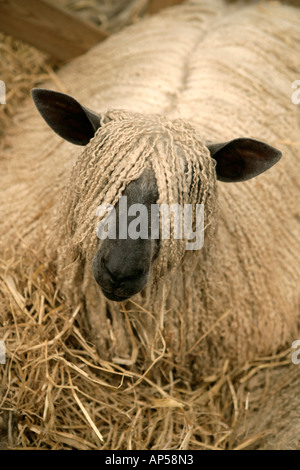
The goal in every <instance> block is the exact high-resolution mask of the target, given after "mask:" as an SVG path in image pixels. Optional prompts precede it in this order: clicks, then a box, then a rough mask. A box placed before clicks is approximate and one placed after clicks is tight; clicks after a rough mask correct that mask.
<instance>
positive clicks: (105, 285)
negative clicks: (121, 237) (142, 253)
mask: <svg viewBox="0 0 300 470" xmlns="http://www.w3.org/2000/svg"><path fill="white" fill-rule="evenodd" d="M92 268H93V274H94V277H95V280H96V282H97V283H98V285H99V286H100V287H101V289H102V291H103V293H104V295H105V296H106V297H108V298H109V299H110V300H116V301H120V300H124V299H128V298H129V297H131V296H133V295H134V294H136V293H137V292H139V291H140V290H141V289H142V288H143V287H144V286H145V285H146V283H147V281H148V276H149V268H150V266H149V267H148V266H147V263H145V261H144V262H143V260H142V259H141V257H135V259H128V258H127V259H126V258H125V259H120V258H118V257H109V258H108V259H105V258H104V257H100V256H98V255H96V256H95V258H94V260H93V265H92Z"/></svg>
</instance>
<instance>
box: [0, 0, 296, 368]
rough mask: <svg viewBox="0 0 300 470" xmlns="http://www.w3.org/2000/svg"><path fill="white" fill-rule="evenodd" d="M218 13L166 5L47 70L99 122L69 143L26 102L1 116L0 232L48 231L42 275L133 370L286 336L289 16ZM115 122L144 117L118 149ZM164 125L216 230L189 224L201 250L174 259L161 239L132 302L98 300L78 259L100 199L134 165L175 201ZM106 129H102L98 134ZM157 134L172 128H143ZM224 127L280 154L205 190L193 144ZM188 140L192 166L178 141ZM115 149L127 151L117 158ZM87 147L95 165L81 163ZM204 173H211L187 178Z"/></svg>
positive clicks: (25, 235)
mask: <svg viewBox="0 0 300 470" xmlns="http://www.w3.org/2000/svg"><path fill="white" fill-rule="evenodd" d="M224 10H225V9H224V4H223V2H221V1H218V0H215V1H211V2H207V1H201V0H198V1H193V2H190V3H187V4H186V5H182V6H178V7H176V8H173V9H170V10H169V11H165V12H163V13H162V14H161V15H159V16H157V17H153V18H149V19H147V20H145V21H141V22H140V23H138V24H136V25H133V26H132V27H130V28H128V29H126V30H124V31H123V32H121V33H119V34H116V35H114V36H113V37H111V38H109V39H108V40H107V41H105V42H104V43H102V44H100V45H98V46H96V47H95V48H93V49H92V50H91V51H89V52H88V53H87V54H85V55H84V56H82V57H79V58H78V59H76V60H75V61H73V62H72V63H70V64H68V65H66V66H65V67H63V68H62V69H61V70H60V71H59V74H58V76H59V80H60V82H61V83H62V84H65V88H66V89H65V90H64V91H66V92H67V93H69V94H71V95H73V96H74V97H75V98H76V99H78V100H79V101H80V102H81V103H82V104H83V105H84V106H87V107H89V108H90V109H92V110H94V111H95V112H98V113H99V114H100V115H101V117H102V120H103V124H104V126H103V128H102V129H100V130H99V131H98V133H97V135H96V136H95V138H94V139H93V140H92V141H91V143H90V144H89V145H88V146H87V148H86V149H85V150H83V152H82V153H81V150H80V153H79V151H78V149H73V147H72V145H71V144H70V143H67V142H62V141H61V139H60V138H59V137H57V136H55V135H54V134H52V131H51V130H49V129H47V128H46V126H45V124H44V123H43V122H42V120H41V119H40V117H39V116H38V115H37V113H36V112H35V111H34V109H33V105H32V103H31V104H28V105H27V106H26V107H25V108H24V113H23V114H22V113H21V111H20V114H19V115H18V116H17V118H16V119H15V121H14V122H15V126H16V129H13V130H12V133H13V132H14V134H13V153H14V155H16V158H15V159H12V158H11V153H12V150H11V148H8V149H7V151H5V152H3V154H2V155H1V157H2V158H3V165H2V167H3V172H2V173H1V174H0V179H1V181H0V182H1V184H0V187H1V197H2V199H1V205H0V216H1V222H3V223H2V227H1V229H2V235H3V237H2V241H5V240H8V239H9V237H12V236H15V233H17V234H18V237H20V238H21V239H22V240H25V242H26V243H27V244H28V243H32V240H34V242H35V241H36V238H35V237H37V236H39V237H40V238H39V243H38V244H37V243H36V244H35V246H41V243H40V240H41V239H43V240H44V239H45V238H48V239H49V241H50V242H49V243H48V246H50V248H51V252H53V251H56V253H54V255H52V253H51V255H50V257H49V258H48V259H49V260H54V261H55V263H54V267H55V270H56V271H57V273H58V284H57V286H58V288H59V289H61V291H62V292H63V293H65V294H66V295H67V297H68V298H69V299H70V300H71V301H72V303H73V302H75V303H76V305H77V302H80V303H81V304H82V305H83V307H82V311H85V313H86V317H87V321H88V324H89V331H90V332H91V334H92V337H93V340H94V342H95V344H96V345H97V348H98V351H99V354H100V355H101V356H102V357H109V358H111V359H113V360H114V361H115V362H116V363H121V364H129V365H132V366H133V367H134V366H136V367H138V368H139V370H143V365H144V364H147V362H148V361H149V360H150V361H155V360H156V359H157V358H161V357H165V358H167V359H166V360H167V361H168V363H169V364H170V367H171V368H173V367H174V364H176V363H177V364H178V373H183V372H182V371H184V370H188V369H189V368H191V367H192V366H193V367H194V368H195V369H197V367H201V368H203V367H204V366H206V365H209V364H214V365H217V366H218V367H222V365H223V364H224V361H225V360H226V359H227V358H229V359H232V360H236V361H240V362H243V361H245V360H251V358H253V357H255V356H256V354H262V355H267V354H272V353H274V352H276V351H278V349H279V348H280V347H283V346H287V345H289V346H290V344H291V342H292V341H293V340H294V339H295V338H296V337H297V322H298V319H299V304H300V295H299V286H300V282H299V275H300V246H299V220H300V214H299V194H300V179H299V172H300V158H299V124H300V123H299V106H296V105H295V104H293V103H292V101H291V94H292V92H293V89H292V88H291V84H292V82H293V81H294V80H296V79H298V78H299V70H300V54H299V44H300V27H299V24H300V12H299V9H297V8H292V7H288V6H283V5H280V3H279V2H270V3H261V2H260V3H259V4H258V5H252V6H247V7H243V8H240V7H239V8H234V7H232V8H231V7H229V6H228V5H227V6H226V13H225V12H224ZM162 45H163V46H162ZM45 87H47V84H46V85H45ZM51 87H52V88H53V84H52V86H51ZM55 88H57V87H55ZM108 110H123V111H112V112H109V111H108ZM138 113H139V114H140V116H139V115H138ZM142 114H143V115H145V116H146V115H147V118H146V117H144V118H143V117H141V115H142ZM150 115H151V116H152V117H151V116H150ZM154 115H161V116H166V120H164V119H158V118H155V117H153V116H154ZM109 116H110V119H108V117H109ZM178 119H179V120H178ZM180 119H182V120H183V121H184V122H182V121H180ZM172 121H173V123H172V124H171V122H172ZM154 122H156V124H155V125H154ZM186 123H190V124H186ZM127 125H128V132H129V134H128V135H129V136H131V134H130V128H131V129H132V126H136V129H140V131H142V129H144V126H150V127H152V129H151V133H150V135H148V134H147V135H146V136H142V135H140V136H139V135H138V134H137V135H134V139H135V140H132V141H130V139H129V140H128V142H126V143H125V144H124V143H123V142H122V145H121V142H118V139H117V137H118V135H119V134H120V133H121V130H122V129H125V127H126V126H127ZM190 126H191V127H192V128H193V129H194V130H189V133H188V134H189V136H190V135H192V136H195V135H197V136H198V135H199V136H201V137H199V138H198V137H197V139H196V140H195V139H194V137H193V138H191V137H189V136H187V130H188V129H189V127H190ZM153 127H157V129H158V130H157V131H156V130H155V132H154V131H153ZM179 128H180V129H181V130H183V132H184V133H185V139H191V140H192V141H193V142H192V145H190V142H191V140H185V141H184V143H180V146H181V148H182V149H183V150H184V155H185V156H186V158H187V159H188V164H189V165H191V166H195V165H196V166H197V165H198V171H197V174H198V175H199V176H200V178H201V185H200V194H199V195H198V196H199V200H198V201H197V202H201V201H202V202H204V204H205V206H206V207H205V209H206V211H207V212H208V216H209V220H208V223H209V224H210V225H209V227H208V230H210V229H211V230H212V231H213V230H214V217H213V214H214V212H215V210H216V206H218V213H219V216H217V215H216V217H215V221H216V222H217V223H218V228H217V233H216V234H215V236H214V237H213V239H210V237H209V236H206V234H205V244H204V249H202V250H200V251H199V252H197V253H196V252H186V253H185V254H184V256H183V258H182V251H181V249H182V248H181V247H180V246H179V245H178V246H176V247H173V248H174V250H173V251H172V250H171V247H169V248H168V246H167V245H166V246H165V247H164V249H163V250H162V253H161V258H160V259H159V260H158V265H159V266H161V268H162V275H163V282H157V279H156V278H155V276H154V277H153V279H152V280H151V281H150V282H149V283H148V286H147V288H146V289H145V291H143V292H142V293H140V294H139V295H137V296H135V297H134V298H133V299H132V300H133V301H132V302H131V301H129V302H128V303H127V304H126V305H123V304H118V303H115V302H110V301H108V300H106V299H105V298H104V296H103V295H102V294H101V292H100V289H99V288H98V286H97V284H96V282H95V280H94V279H93V276H92V271H91V259H92V257H93V255H94V250H93V248H92V247H93V246H95V245H94V244H95V243H97V238H96V220H95V211H96V207H97V205H98V204H100V203H101V199H102V198H103V199H104V201H105V202H106V203H109V202H110V201H116V200H117V198H118V195H119V194H120V193H121V192H122V188H123V187H124V185H125V184H126V183H127V181H131V180H132V179H135V178H137V177H138V176H139V175H140V174H141V172H142V169H143V165H144V164H145V165H148V164H149V165H152V166H153V169H154V171H155V174H156V178H157V182H158V185H159V193H160V198H161V199H162V200H167V201H172V200H173V198H175V196H176V197H178V196H180V195H182V197H183V201H185V199H184V197H185V195H184V194H183V193H182V194H181V192H182V188H184V185H185V184H187V180H185V179H184V178H183V177H182V174H179V175H178V174H177V173H176V168H178V167H180V165H182V162H181V160H180V159H179V158H178V156H179V154H180V152H177V150H176V151H175V147H174V145H175V144H174V145H173V143H172V139H177V137H176V136H177V135H178V132H179ZM162 129H163V130H162ZM106 131H107V132H108V133H111V134H113V138H112V139H110V138H107V139H106V137H105V132H106ZM180 132H181V131H180ZM161 133H163V134H164V135H168V136H169V137H170V136H171V135H172V139H171V140H170V139H169V138H168V139H164V140H161V139H158V135H159V134H161ZM190 133H191V134H190ZM16 134H17V135H16ZM25 135H26V139H25V138H24V136H25ZM108 135H109V134H107V136H108ZM238 137H252V138H255V139H259V140H262V141H265V142H267V143H269V144H270V145H274V146H275V147H278V148H279V149H280V150H281V151H282V153H283V157H282V159H281V161H280V162H279V163H278V164H276V165H275V166H274V168H272V169H271V170H269V171H268V172H266V173H265V174H263V175H260V176H258V177H257V178H255V179H253V180H251V181H247V182H244V183H237V184H225V183H217V186H218V194H217V192H215V193H214V196H215V198H216V200H215V201H214V200H213V197H211V194H210V191H213V190H214V176H213V175H212V174H211V172H212V170H213V166H212V161H209V160H207V157H208V154H207V150H206V149H205V148H204V147H202V146H201V141H202V142H203V144H205V142H206V141H211V142H216V143H217V142H223V141H226V140H230V139H235V138H238ZM8 138H9V135H8ZM130 138H131V137H130ZM132 138H133V136H132ZM98 139H99V140H98ZM101 139H102V143H103V146H105V148H106V149H107V153H105V154H101V157H100V153H101V152H100V149H99V155H98V152H94V150H93V149H96V148H97V146H98V145H100V143H99V142H100V141H101ZM134 141H136V142H137V147H135V148H134V145H133V143H134ZM196 141H197V142H196ZM194 144H195V145H196V146H197V153H196V155H199V156H200V155H201V159H200V162H196V160H195V154H194V153H193V152H191V148H192V146H193V145H194ZM118 146H119V147H118ZM113 147H114V148H113ZM117 148H119V149H120V153H119V152H117ZM155 148H156V149H157V150H158V152H159V154H160V155H162V153H165V151H166V150H167V159H166V160H164V159H159V158H156V155H155V152H154V149H155ZM130 149H131V150H132V149H134V152H133V154H132V155H130V156H129V158H128V159H125V158H124V159H123V158H122V159H121V156H122V152H123V153H124V154H125V153H128V151H129V150H130ZM171 155H174V156H175V159H174V161H173V160H172V158H171ZM98 156H99V162H98V163H99V166H97V164H96V165H94V164H93V162H94V160H95V159H97V158H98ZM113 156H114V158H115V157H116V156H117V160H116V161H114V163H113V162H112V160H111V159H112V157H113ZM90 157H91V160H92V161H90V160H89V158H90ZM119 157H120V158H119ZM118 158H119V160H118ZM75 161H77V164H75V167H74V170H73V174H72V167H73V165H74V162H75ZM100 162H103V167H102V166H101V164H100ZM208 162H210V163H208ZM1 163H2V162H1ZM104 163H105V165H107V166H105V165H104ZM112 165H115V166H114V168H112ZM123 165H128V166H126V168H125V167H123ZM202 165H203V168H202ZM29 169H30V170H29ZM111 169H112V170H113V171H112V174H110V173H109V172H110V171H111ZM102 172H103V174H102ZM96 173H97V174H98V175H99V178H100V180H101V184H100V186H97V185H95V181H94V177H95V174H96ZM175 173H176V178H175V184H173V182H174V176H175ZM120 174H121V175H123V177H124V179H119V175H120ZM70 175H71V176H70ZM106 176H109V181H107V182H106V181H104V179H103V178H105V177H106ZM117 176H118V177H117ZM205 179H208V181H210V182H211V184H210V185H208V186H203V185H202V181H204V180H205ZM68 180H69V183H68V184H67V186H68V187H67V190H66V192H65V193H63V188H64V187H65V186H66V182H67V181H68ZM170 182H172V185H170ZM181 184H182V185H183V186H180V185H181ZM96 186H97V187H96ZM105 188H107V193H106V194H105V195H104V191H106V190H105ZM96 191H98V195H99V199H98V197H97V198H96ZM101 191H103V193H102V194H101ZM195 191H196V188H195ZM195 191H192V193H193V194H192V197H193V198H194V197H195V198H196V197H198V196H196V192H195ZM205 191H207V194H205ZM62 194H63V197H62V196H61V195H62ZM104 196H105V197H104ZM7 201H9V203H8V202H7ZM209 201H210V204H211V206H209V204H208V202H209ZM68 211H69V212H68ZM210 211H211V213H210ZM53 212H56V215H55V217H54V220H55V221H56V222H55V223H54V222H53V219H51V217H52V213H53ZM60 216H61V219H60ZM49 220H51V222H50V223H49ZM66 222H67V229H66ZM41 230H42V231H43V230H44V233H43V234H42V235H39V234H40V231H41ZM63 232H64V233H63ZM41 237H44V238H41ZM70 237H71V239H72V240H71V241H72V243H71V242H70ZM73 237H74V238H73ZM10 240H12V238H10ZM69 242H70V243H69ZM0 243H1V242H0ZM14 243H15V244H16V241H14ZM42 248H43V247H42ZM173 248H172V249H173ZM168 250H169V254H170V251H172V255H173V257H171V258H168V257H167V259H170V260H171V261H172V262H171V264H172V266H170V267H171V268H172V269H171V272H170V275H169V276H168V275H167V274H168V273H166V272H164V271H165V270H166V262H167V260H166V259H165V258H164V255H166V254H167V253H168ZM168 256H169V255H168ZM45 258H46V259H47V257H45ZM181 258H182V259H181ZM76 305H74V307H76ZM182 366H183V367H182Z"/></svg>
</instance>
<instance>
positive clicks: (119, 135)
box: [50, 111, 217, 359]
mask: <svg viewBox="0 0 300 470" xmlns="http://www.w3.org/2000/svg"><path fill="white" fill-rule="evenodd" d="M149 165H151V166H152V168H153V170H154V173H155V177H156V182H157V186H158V193H159V199H158V201H157V202H158V203H159V204H162V203H166V204H169V205H171V204H173V203H178V204H180V205H181V207H182V208H183V206H184V204H193V205H196V204H203V205H204V211H205V214H204V215H205V236H204V238H205V241H206V238H207V239H208V240H210V243H207V241H206V243H205V249H206V251H207V250H208V249H209V248H210V247H211V239H212V238H213V231H214V225H215V224H214V220H215V219H216V200H217V198H216V195H217V192H216V174H215V161H214V160H213V159H212V158H211V157H210V155H209V152H208V150H207V149H206V148H205V146H204V145H203V143H202V141H201V140H200V138H199V136H198V134H197V132H196V131H195V130H194V128H193V127H192V126H191V125H189V124H188V123H186V122H184V121H182V120H180V119H177V120H174V121H170V120H168V119H167V118H164V117H161V116H156V115H141V114H138V113H131V112H127V111H111V112H107V113H105V114H103V115H102V116H101V127H100V128H99V130H98V131H97V133H96V135H95V137H94V138H93V139H92V140H91V141H90V143H89V144H88V145H87V146H86V147H85V149H84V151H83V152H82V154H81V156H80V157H79V158H78V160H77V162H76V165H75V166H74V168H73V171H72V174H71V178H70V183H69V185H68V186H67V189H66V192H65V193H64V194H63V197H62V199H61V204H60V211H59V214H58V219H57V222H56V224H57V227H58V232H59V233H60V235H59V237H57V233H56V234H55V244H54V243H53V239H51V240H50V246H51V247H55V250H57V253H56V255H55V254H54V256H53V257H54V258H55V257H56V258H57V262H58V269H57V270H58V272H59V273H62V276H60V278H61V279H60V285H62V289H63V292H64V293H65V294H66V295H67V296H68V297H69V300H71V302H72V303H74V302H75V303H76V302H80V301H81V300H82V298H81V292H82V291H81V284H82V283H83V285H85V288H86V289H88V290H89V289H90V288H94V287H95V281H93V280H92V279H91V277H90V276H91V258H92V257H93V256H94V254H95V252H96V250H97V245H98V243H99V240H98V239H97V234H96V228H97V223H98V218H97V217H96V209H97V207H98V206H99V205H100V204H112V205H115V204H116V202H117V201H118V198H119V197H120V196H121V195H122V192H123V191H124V189H125V188H126V186H127V185H128V183H129V182H131V181H133V180H134V179H137V178H138V177H139V176H140V175H141V174H142V172H143V171H144V170H145V168H147V166H149ZM173 223H174V221H171V239H170V240H161V246H160V251H159V255H158V259H157V260H156V262H155V263H154V266H153V270H152V277H151V280H150V282H149V286H148V287H147V288H146V294H145V293H144V294H143V295H146V297H147V302H146V304H148V305H147V308H149V309H151V311H152V312H153V315H154V320H155V321H157V317H158V315H157V311H156V310H155V309H154V310H153V305H154V304H155V299H160V300H161V297H160V296H159V295H158V293H157V292H156V294H155V293H154V290H157V289H158V290H161V289H160V288H161V286H160V285H159V282H160V281H161V282H162V278H163V277H164V275H165V274H166V273H168V274H169V273H170V271H172V269H174V268H176V267H178V264H179V263H180V260H182V258H183V256H184V254H185V242H186V240H185V239H184V238H183V239H182V240H175V239H174V238H172V234H173V233H174V227H173ZM59 228H60V229H59ZM205 249H204V248H203V250H205ZM52 254H53V253H52ZM190 259H191V260H192V259H193V257H191V258H190ZM192 263H193V261H192ZM84 265H85V266H86V272H85V279H82V276H80V275H79V273H82V272H83V266H84ZM78 275H79V276H78ZM154 286H155V288H154ZM85 298H86V301H87V302H89V301H90V300H92V301H93V300H94V301H95V300H96V301H97V302H99V304H98V305H95V306H94V307H93V308H90V309H88V310H89V313H88V315H90V312H91V311H94V310H96V312H98V313H99V319H98V322H99V320H100V323H101V321H102V322H103V323H102V327H101V329H100V331H103V330H105V325H107V318H106V319H105V320H103V318H101V317H102V315H101V313H100V312H101V311H102V312H106V308H104V305H103V304H104V303H105V302H108V301H106V300H104V298H103V297H102V295H99V293H97V294H95V293H94V294H87V293H86V295H85ZM87 299H88V300H87ZM108 304H110V308H111V309H112V310H114V311H115V312H116V313H115V314H116V317H117V316H119V317H120V312H119V306H118V304H114V303H111V302H108ZM145 307H146V305H145V301H143V308H145ZM161 308H162V304H161V305H160V307H159V310H158V311H161ZM96 315H97V314H96ZM98 322H97V323H98ZM119 322H120V320H117V323H119ZM159 325H160V327H162V326H163V325H162V324H161V322H159ZM99 327H100V325H99ZM143 329H144V328H142V330H143ZM95 330H97V328H96V329H95V325H93V331H95ZM116 330H118V328H117V329H116V328H115V324H114V334H113V336H116V334H118V332H116ZM142 330H141V332H140V334H142ZM152 330H153V328H152ZM146 331H148V332H149V331H151V329H150V330H149V325H148V328H147V329H146ZM153 331H155V328H154V330H153ZM119 335H120V337H121V336H122V337H123V339H122V341H121V344H123V343H124V340H125V337H126V335H127V332H126V331H124V330H123V329H122V328H121V327H120V329H119ZM127 336H128V335H127ZM175 336H177V335H175ZM149 339H150V337H149ZM119 342H120V340H119ZM119 346H120V345H118V348H117V349H120V348H119ZM121 350H122V356H123V359H124V352H125V351H126V350H124V349H123V348H122V349H121Z"/></svg>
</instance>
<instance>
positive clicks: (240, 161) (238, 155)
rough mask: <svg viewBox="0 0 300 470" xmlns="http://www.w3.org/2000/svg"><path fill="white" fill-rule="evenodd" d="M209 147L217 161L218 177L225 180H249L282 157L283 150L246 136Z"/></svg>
mask: <svg viewBox="0 0 300 470" xmlns="http://www.w3.org/2000/svg"><path fill="white" fill-rule="evenodd" d="M207 148H208V150H209V151H210V154H211V156H212V158H214V159H215V160H216V162H217V166H216V172H217V178H218V180H220V181H224V182H239V181H246V180H249V179H251V178H253V177H254V176H257V175H259V174H260V173H263V172H264V171H266V170H268V169H269V168H271V166H273V165H274V164H275V163H277V162H278V160H280V158H281V152H280V151H279V150H277V149H276V148H274V147H271V145H268V144H265V143H264V142H260V141H259V140H253V139H246V138H244V139H235V140H231V141H229V142H223V143H220V144H211V145H207Z"/></svg>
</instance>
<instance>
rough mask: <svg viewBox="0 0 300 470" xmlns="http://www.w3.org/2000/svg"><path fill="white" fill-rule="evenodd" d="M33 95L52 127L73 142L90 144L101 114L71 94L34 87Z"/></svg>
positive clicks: (35, 102) (40, 110)
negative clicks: (85, 105)
mask: <svg viewBox="0 0 300 470" xmlns="http://www.w3.org/2000/svg"><path fill="white" fill-rule="evenodd" d="M31 95H32V99H33V101H34V104H35V105H36V107H37V109H38V111H39V112H40V114H41V115H42V117H43V118H44V119H45V121H46V123H47V124H48V125H49V126H50V127H51V129H53V130H54V132H56V133H57V134H58V135H59V136H60V137H62V138H63V139H65V140H68V141H69V142H72V144H76V145H86V144H88V143H89V141H90V140H91V138H92V137H94V135H95V132H96V130H97V129H98V128H99V127H100V116H98V115H97V114H95V113H93V112H92V111H90V110H89V109H87V108H84V107H83V106H82V105H81V104H80V103H78V101H76V100H75V99H74V98H72V97H71V96H68V95H65V94H64V93H59V92H57V91H52V90H45V89H42V88H34V89H33V90H31Z"/></svg>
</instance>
